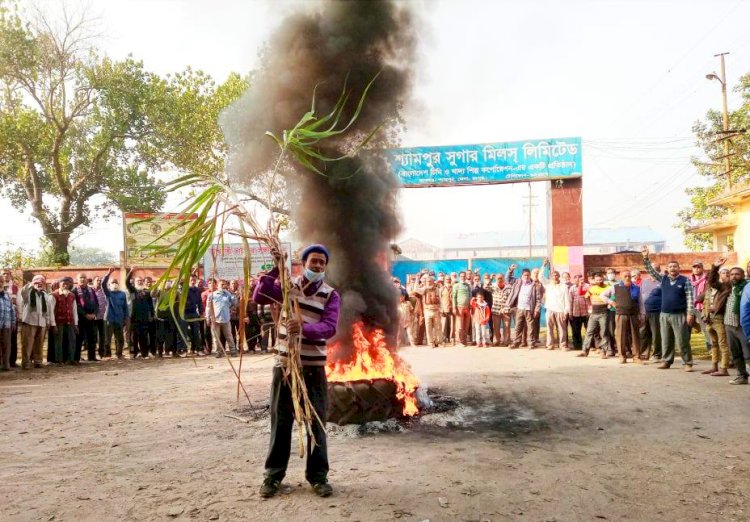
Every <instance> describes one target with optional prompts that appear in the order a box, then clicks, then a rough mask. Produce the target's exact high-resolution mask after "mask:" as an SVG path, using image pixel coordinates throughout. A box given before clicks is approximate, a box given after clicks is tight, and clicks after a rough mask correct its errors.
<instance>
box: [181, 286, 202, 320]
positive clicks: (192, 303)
mask: <svg viewBox="0 0 750 522" xmlns="http://www.w3.org/2000/svg"><path fill="white" fill-rule="evenodd" d="M184 288H185V287H183V289H184ZM187 292H188V294H187V300H186V301H185V317H186V318H187V319H194V318H196V317H203V312H204V310H205V308H204V306H203V305H204V301H203V298H202V296H201V289H200V288H198V287H197V286H190V287H188V291H187Z"/></svg>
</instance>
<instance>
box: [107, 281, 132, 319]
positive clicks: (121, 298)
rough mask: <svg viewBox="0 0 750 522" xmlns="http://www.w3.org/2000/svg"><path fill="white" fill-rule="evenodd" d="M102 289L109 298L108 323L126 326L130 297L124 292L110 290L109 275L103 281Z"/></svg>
mask: <svg viewBox="0 0 750 522" xmlns="http://www.w3.org/2000/svg"><path fill="white" fill-rule="evenodd" d="M102 289H103V290H104V295H105V296H106V297H107V315H106V316H105V317H104V318H105V319H106V321H107V322H109V323H114V324H120V325H122V324H125V319H127V318H128V296H127V295H126V294H125V292H123V291H122V290H117V291H116V292H113V291H112V290H110V289H109V274H107V275H105V276H104V279H102Z"/></svg>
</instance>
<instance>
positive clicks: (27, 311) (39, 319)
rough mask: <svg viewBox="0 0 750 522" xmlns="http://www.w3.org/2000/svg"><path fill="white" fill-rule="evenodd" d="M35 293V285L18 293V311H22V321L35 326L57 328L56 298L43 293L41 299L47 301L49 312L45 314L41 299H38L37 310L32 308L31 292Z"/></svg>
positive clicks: (28, 285) (29, 285)
mask: <svg viewBox="0 0 750 522" xmlns="http://www.w3.org/2000/svg"><path fill="white" fill-rule="evenodd" d="M35 291H36V289H35V288H34V285H32V284H31V283H28V284H27V285H26V286H24V287H23V288H22V289H21V291H20V292H19V293H18V309H19V310H20V311H21V314H20V321H21V322H22V323H26V324H30V325H33V326H42V327H47V326H55V298H54V297H52V296H51V295H50V294H48V293H47V292H42V294H41V297H42V298H44V299H45V300H46V301H47V312H46V313H45V312H44V310H43V308H42V304H41V303H40V300H39V299H36V307H35V308H34V307H32V306H31V292H35ZM37 295H39V294H37Z"/></svg>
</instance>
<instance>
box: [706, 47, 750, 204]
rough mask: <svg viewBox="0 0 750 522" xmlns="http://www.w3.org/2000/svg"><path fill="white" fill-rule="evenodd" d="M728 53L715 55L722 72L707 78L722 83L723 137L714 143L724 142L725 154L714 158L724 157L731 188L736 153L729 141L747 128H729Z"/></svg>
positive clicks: (729, 187) (711, 74)
mask: <svg viewBox="0 0 750 522" xmlns="http://www.w3.org/2000/svg"><path fill="white" fill-rule="evenodd" d="M727 54H729V53H728V52H727V53H719V54H715V55H714V57H719V59H720V60H721V69H720V71H721V72H720V74H716V73H709V74H707V75H706V78H707V79H709V80H717V81H718V82H719V83H720V84H721V112H722V130H720V131H719V134H721V138H718V139H717V140H714V143H717V142H719V141H723V142H724V155H723V156H721V157H719V158H712V159H713V160H714V161H718V160H722V159H723V160H724V175H725V176H726V177H727V189H731V188H732V164H731V163H730V161H729V158H731V157H732V156H734V154H733V153H730V152H729V142H730V140H731V139H732V138H733V137H735V136H737V135H738V134H741V133H743V132H745V129H735V130H731V129H730V128H729V109H728V108H727V73H726V67H725V66H724V56H726V55H727Z"/></svg>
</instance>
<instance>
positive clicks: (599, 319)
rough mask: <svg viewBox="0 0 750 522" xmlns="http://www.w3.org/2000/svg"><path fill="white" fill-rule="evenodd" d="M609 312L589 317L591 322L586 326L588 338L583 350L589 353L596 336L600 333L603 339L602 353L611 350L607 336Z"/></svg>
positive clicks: (584, 341) (585, 340)
mask: <svg viewBox="0 0 750 522" xmlns="http://www.w3.org/2000/svg"><path fill="white" fill-rule="evenodd" d="M607 315H608V314H607V312H602V313H592V314H591V315H590V316H589V322H588V324H587V325H586V338H585V339H584V340H583V350H584V351H585V352H586V353H589V350H591V347H592V346H593V344H594V334H595V333H596V332H599V335H600V336H601V338H602V345H601V349H602V353H607V351H608V350H609V336H608V335H607Z"/></svg>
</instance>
